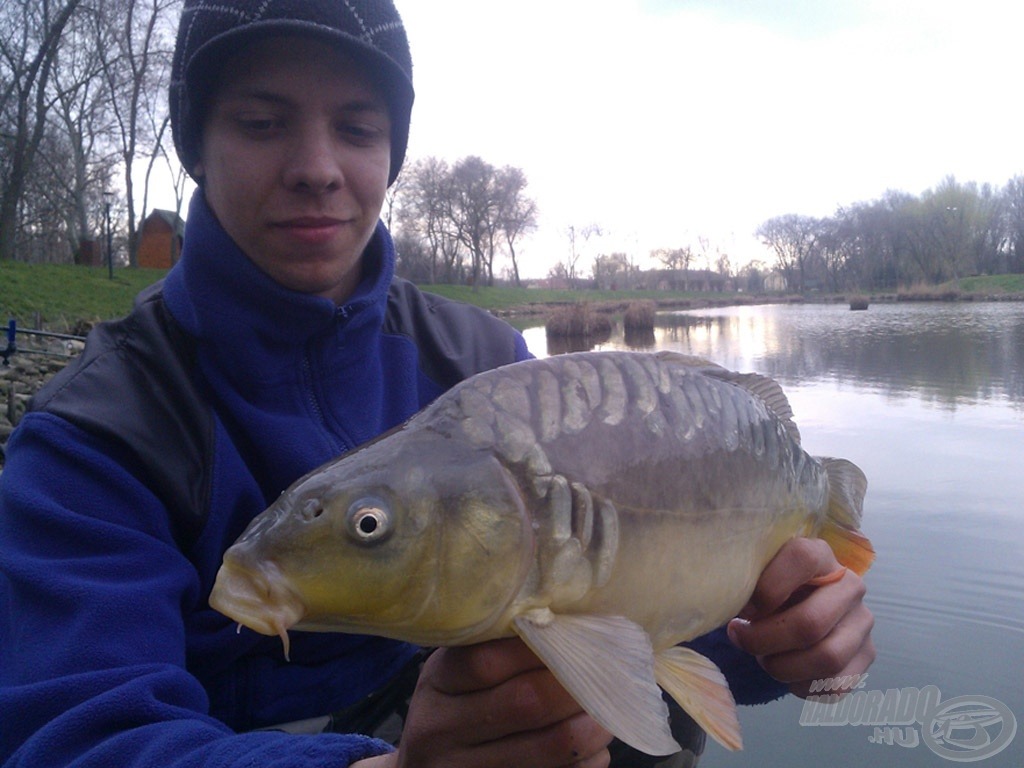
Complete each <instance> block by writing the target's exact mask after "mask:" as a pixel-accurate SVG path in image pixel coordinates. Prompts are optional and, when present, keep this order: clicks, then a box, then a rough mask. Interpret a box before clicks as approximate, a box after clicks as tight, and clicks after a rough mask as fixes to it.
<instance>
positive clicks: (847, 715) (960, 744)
mask: <svg viewBox="0 0 1024 768" xmlns="http://www.w3.org/2000/svg"><path fill="white" fill-rule="evenodd" d="M866 683H867V674H864V675H859V676H853V677H847V678H829V679H825V680H816V681H814V684H813V685H812V687H811V692H812V694H814V695H811V696H808V697H807V698H806V699H805V700H804V705H803V710H802V711H801V712H800V724H801V725H807V726H840V725H854V726H869V727H871V728H872V733H871V735H870V736H868V741H869V742H870V743H872V744H880V745H884V746H889V747H894V746H898V747H904V748H908V749H909V748H914V747H917V746H919V745H921V744H922V743H923V744H924V745H925V746H926V747H927V748H928V749H930V750H931V751H932V752H934V753H935V754H936V755H938V756H939V757H942V758H945V759H946V760H951V761H953V762H958V763H973V762H976V761H979V760H985V759H987V758H989V757H992V756H994V755H997V754H999V753H1000V752H1002V751H1003V750H1004V749H1006V748H1007V747H1008V746H1009V745H1010V742H1011V741H1013V737H1014V736H1016V734H1017V718H1016V717H1014V714H1013V711H1012V710H1011V709H1010V708H1009V707H1008V706H1006V704H1004V703H1003V702H1001V701H999V700H998V699H993V698H991V697H990V696H957V697H955V698H952V699H946V700H945V701H943V699H942V693H941V692H940V691H939V689H938V688H937V687H936V686H934V685H927V686H925V687H924V688H914V687H908V688H890V689H888V690H885V691H880V690H865V688H866ZM836 691H845V692H847V693H845V695H841V694H840V693H835V692H836ZM823 692H827V693H823Z"/></svg>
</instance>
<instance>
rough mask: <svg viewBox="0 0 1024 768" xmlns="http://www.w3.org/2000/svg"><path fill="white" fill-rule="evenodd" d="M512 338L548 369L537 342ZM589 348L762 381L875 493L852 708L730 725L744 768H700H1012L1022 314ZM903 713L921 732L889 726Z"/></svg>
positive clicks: (806, 309) (1019, 577)
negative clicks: (663, 356) (680, 355)
mask: <svg viewBox="0 0 1024 768" xmlns="http://www.w3.org/2000/svg"><path fill="white" fill-rule="evenodd" d="M525 333H526V337H527V340H528V342H529V344H530V347H531V349H532V350H533V351H534V353H535V354H538V355H545V354H547V351H548V350H547V346H546V343H545V337H544V330H543V328H539V329H538V328H534V329H528V330H527V331H526V332H525ZM631 341H632V340H631ZM598 348H605V349H612V348H614V349H627V348H632V349H636V348H645V349H674V350H679V351H683V352H687V353H691V354H696V355H701V356H704V357H707V358H709V359H711V360H714V361H716V362H719V363H721V364H722V365H725V366H727V367H729V368H732V369H734V370H740V371H757V372H759V373H764V374H768V375H770V376H772V377H774V378H775V379H777V380H778V381H779V382H780V383H781V384H782V385H783V387H784V388H785V390H786V392H787V394H788V395H789V398H790V401H791V403H792V405H793V410H794V412H795V414H796V421H797V424H798V425H799V427H800V430H801V433H802V435H803V443H804V447H805V448H806V449H807V450H808V451H809V452H810V453H812V454H815V455H833V456H841V457H844V458H848V459H850V460H852V461H854V462H855V463H856V464H858V465H859V466H860V467H861V468H862V469H863V470H864V472H865V473H866V474H867V476H868V481H869V484H870V486H869V490H868V496H867V499H866V502H865V518H864V531H865V533H866V534H867V535H868V536H869V537H870V538H871V540H872V541H873V543H874V545H875V549H876V550H877V553H878V559H877V561H876V563H875V565H874V566H873V568H872V569H871V571H870V572H869V573H868V575H867V577H866V580H867V583H868V589H869V594H868V598H867V600H868V604H869V605H870V607H871V609H872V611H873V612H874V614H875V617H876V626H875V630H874V638H875V643H876V645H877V647H878V658H877V660H876V661H875V664H874V665H873V666H872V668H871V670H870V672H869V675H868V679H867V680H866V681H865V684H864V688H863V691H861V692H858V693H857V694H854V696H855V697H857V698H853V697H851V700H850V703H849V704H848V705H847V706H846V711H845V712H842V711H840V712H837V711H836V709H835V708H833V709H832V710H831V715H832V716H835V717H837V718H838V719H839V721H840V724H833V725H826V724H823V722H822V720H823V719H824V718H823V717H822V716H821V714H822V712H824V710H821V711H819V712H818V714H817V715H816V714H815V712H814V711H813V710H812V709H810V708H809V705H806V704H805V703H804V702H803V701H802V700H800V699H797V698H795V697H789V698H788V699H787V700H785V701H782V702H778V703H775V704H771V705H767V706H763V707H753V708H742V709H741V712H740V722H741V724H742V727H743V736H744V742H745V744H746V747H745V749H744V751H742V752H738V753H728V752H726V751H725V750H723V749H721V748H720V747H719V746H718V745H717V744H710V745H709V747H708V749H707V751H706V752H705V756H704V758H703V760H702V761H701V766H702V767H703V766H716V767H717V766H796V767H803V766H807V767H810V766H815V767H816V768H817V767H818V766H827V767H828V768H845V767H847V766H849V767H850V768H864V766H869V765H871V766H874V765H881V766H911V767H912V768H917V767H919V766H920V767H923V766H933V767H934V766H943V765H946V766H949V765H955V764H957V763H959V762H969V761H973V762H976V763H977V764H979V765H981V766H984V767H985V768H997V767H998V768H1003V767H1004V766H1005V767H1006V768H1011V767H1012V768H1021V767H1022V766H1024V658H1022V657H1024V304H1022V303H963V304H942V305H935V304H883V305H873V306H872V307H871V308H870V309H869V310H868V311H866V312H853V311H850V310H849V309H848V308H846V307H845V306H840V305H772V306H758V307H736V308H724V309H708V310H699V311H688V312H679V313H670V314H662V315H659V318H658V324H657V328H656V330H655V333H654V336H653V338H650V337H649V338H647V339H641V340H640V341H639V347H638V346H637V342H633V344H632V345H628V344H626V341H625V339H624V338H623V336H622V333H621V331H618V332H617V333H615V334H613V336H612V338H611V339H610V340H609V341H608V342H607V343H605V344H603V345H600V346H599V347H598ZM925 701H930V702H932V703H934V704H935V706H934V707H932V708H931V709H929V708H927V707H926V706H925V705H924V704H922V702H925ZM879 702H882V703H881V705H879ZM915 702H916V703H918V704H920V706H918V707H917V709H918V714H919V715H921V717H922V719H924V720H925V721H926V722H925V724H923V725H922V724H921V723H918V722H916V721H915V722H910V723H908V722H906V719H902V720H901V719H900V717H898V716H897V714H896V713H895V712H894V708H896V707H902V708H903V709H910V710H913V709H914V708H915ZM926 710H927V713H926ZM871 712H877V717H876V718H875V724H874V725H871V724H863V722H862V721H863V720H864V719H865V717H868V716H869V714H868V713H871ZM890 713H892V716H891V717H890ZM844 715H846V716H847V717H849V721H848V722H851V723H858V722H860V723H862V724H859V725H858V724H842V723H843V722H844ZM802 717H803V719H804V721H805V722H806V721H815V720H816V721H817V723H818V724H817V725H809V724H801V718H802ZM907 719H909V718H907ZM879 723H881V724H879ZM1015 724H1016V725H1017V726H1019V727H1018V728H1017V732H1016V734H1015V735H1014V730H1013V728H1014V725H1015ZM943 726H945V729H943ZM1011 736H1012V738H1010V737H1011ZM1007 739H1009V740H1008V741H1007ZM901 742H902V744H901ZM1003 743H1006V746H1005V748H1003V749H1002V750H1001V751H998V752H995V750H996V749H998V748H999V746H1000V745H1001V744H1003ZM933 747H934V748H933Z"/></svg>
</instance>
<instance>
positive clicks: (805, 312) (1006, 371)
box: [527, 303, 1024, 408]
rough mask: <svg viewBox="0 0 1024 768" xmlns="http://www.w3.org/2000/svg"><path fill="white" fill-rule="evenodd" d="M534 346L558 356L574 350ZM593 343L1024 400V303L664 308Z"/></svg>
mask: <svg viewBox="0 0 1024 768" xmlns="http://www.w3.org/2000/svg"><path fill="white" fill-rule="evenodd" d="M527 337H528V339H529V341H530V345H531V349H534V352H535V353H538V354H558V353H560V352H563V351H567V349H566V348H563V347H559V348H554V347H547V346H546V345H541V346H543V350H541V349H538V348H537V347H538V345H537V343H536V342H537V341H539V339H537V338H536V336H535V335H531V331H527ZM581 346H585V347H586V348H589V349H642V350H651V349H655V348H656V349H678V350H680V351H683V352H687V353H688V354H695V355H701V356H705V357H708V358H710V359H713V360H715V361H716V362H719V363H721V364H722V365H725V366H726V367H728V368H732V369H734V370H751V371H758V372H760V373H764V374H767V375H769V376H772V377H774V378H776V379H778V380H779V381H780V382H782V383H783V384H787V383H793V382H807V381H809V380H815V379H831V380H835V381H838V382H844V381H855V382H857V383H858V386H861V387H867V388H872V389H875V390H877V391H881V392H884V393H886V394H888V395H893V396H899V395H902V394H907V393H911V392H912V393H914V395H915V396H916V397H919V398H922V399H924V400H925V401H927V402H930V403H932V404H936V405H939V406H942V407H946V408H955V407H957V406H958V405H961V404H965V403H971V402H976V401H979V400H989V399H1007V400H1010V401H1011V402H1013V403H1016V404H1024V304H1021V303H979V304H970V303H967V304H956V305H949V304H941V305H934V304H890V305H875V306H872V308H871V309H870V311H868V312H851V311H850V310H849V309H848V308H846V307H845V306H841V305H769V306H755V307H726V308H715V309H705V310H690V311H684V312H671V313H659V315H658V317H657V320H656V328H655V330H654V333H653V334H647V336H646V337H642V338H632V337H631V338H627V337H626V336H625V335H624V334H623V332H622V329H621V326H619V327H617V328H616V329H615V331H614V332H613V334H612V336H611V337H610V338H609V339H608V340H607V341H605V342H602V343H596V344H595V343H591V344H589V345H580V344H579V343H577V344H576V345H575V346H572V347H571V349H572V351H577V350H579V349H580V348H581Z"/></svg>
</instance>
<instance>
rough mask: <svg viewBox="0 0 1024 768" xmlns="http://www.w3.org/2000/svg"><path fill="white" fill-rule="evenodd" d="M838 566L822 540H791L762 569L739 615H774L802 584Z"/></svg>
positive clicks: (826, 574)
mask: <svg viewBox="0 0 1024 768" xmlns="http://www.w3.org/2000/svg"><path fill="white" fill-rule="evenodd" d="M838 567H839V561H838V560H836V556H835V554H833V552H832V548H831V547H829V545H828V544H827V543H825V542H824V541H822V540H821V539H807V538H796V539H791V540H790V541H788V542H786V543H785V544H784V545H783V546H782V548H781V549H780V550H779V551H778V552H777V553H776V555H775V557H773V558H772V560H771V562H769V563H768V565H767V566H765V569H764V571H762V573H761V576H760V578H759V579H758V580H757V584H756V586H755V587H754V592H753V594H751V596H750V600H749V601H748V602H747V605H746V606H745V607H744V609H743V610H742V611H741V612H740V616H741V617H742V618H746V619H756V618H758V617H760V616H767V615H769V614H771V613H774V612H775V611H777V610H778V609H779V608H781V607H782V606H784V605H785V604H786V603H788V602H790V601H791V599H792V598H793V597H794V595H796V593H797V592H798V591H799V590H800V589H801V588H802V587H803V586H804V585H805V584H807V583H808V582H810V581H812V580H813V579H815V578H818V577H824V576H828V575H830V574H832V573H834V572H835V571H836V570H837V568H838Z"/></svg>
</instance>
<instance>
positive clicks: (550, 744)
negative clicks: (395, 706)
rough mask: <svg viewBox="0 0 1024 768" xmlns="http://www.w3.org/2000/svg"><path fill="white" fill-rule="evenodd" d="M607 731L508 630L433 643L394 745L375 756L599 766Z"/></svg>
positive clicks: (422, 763)
mask: <svg viewBox="0 0 1024 768" xmlns="http://www.w3.org/2000/svg"><path fill="white" fill-rule="evenodd" d="M611 739H612V737H611V734H609V733H608V732H607V731H605V730H604V729H603V728H601V726H599V725H598V724H597V723H595V722H594V721H593V719H591V717H590V716H589V715H587V714H586V713H585V712H584V711H583V710H582V709H581V708H580V706H579V704H577V703H576V701H575V700H574V699H573V698H572V697H571V696H570V695H569V694H568V693H566V691H565V689H564V688H562V686H561V685H560V684H559V683H558V681H557V680H555V678H554V676H553V675H552V674H551V672H550V671H548V669H547V668H546V667H545V666H544V665H543V664H542V663H541V662H540V661H539V660H538V659H537V657H536V656H534V654H533V652H532V651H530V650H529V648H527V647H526V645H525V644H524V643H523V642H522V641H521V640H519V639H518V638H514V639H508V640H495V641H492V642H489V643H482V644H480V645H474V646H466V647H461V648H442V649H439V650H437V651H435V652H434V653H433V654H432V655H431V656H430V658H429V659H427V662H426V664H425V665H424V668H423V673H422V674H421V675H420V680H419V683H418V685H417V687H416V692H415V694H414V695H413V699H412V704H411V706H410V709H409V716H408V718H407V719H406V723H405V728H404V730H403V732H402V740H401V743H400V745H399V749H398V752H397V753H396V754H394V755H389V756H386V757H382V758H376V759H375V760H374V761H373V764H374V765H377V764H378V762H377V761H380V762H379V764H380V765H382V766H383V765H394V766H397V767H398V768H406V767H408V768H431V766H445V768H470V766H472V768H489V767H490V766H494V767H495V768H498V767H499V766H500V767H501V768H506V766H510V765H515V766H522V767H523V768H528V767H529V768H549V767H550V768H556V767H557V766H570V765H575V766H585V767H586V768H604V767H605V766H607V765H608V761H609V756H608V750H607V746H608V744H609V743H610V742H611ZM370 764H371V763H370V761H366V765H367V766H369V765H370ZM358 765H359V766H360V768H363V765H364V764H363V763H359V764H358Z"/></svg>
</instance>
